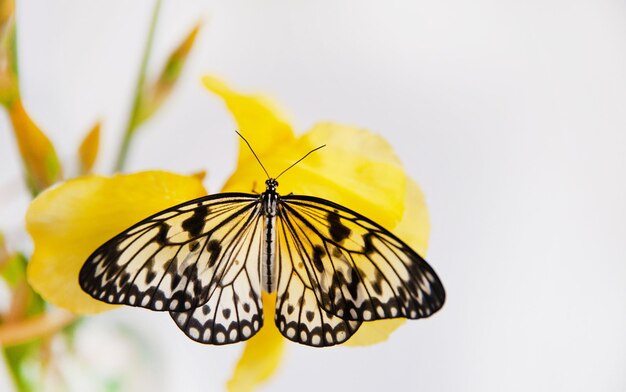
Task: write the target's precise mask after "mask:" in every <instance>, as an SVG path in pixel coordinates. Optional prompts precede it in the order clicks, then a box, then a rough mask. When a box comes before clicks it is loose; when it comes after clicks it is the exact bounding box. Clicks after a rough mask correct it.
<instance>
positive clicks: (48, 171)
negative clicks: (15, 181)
mask: <svg viewBox="0 0 626 392" xmlns="http://www.w3.org/2000/svg"><path fill="white" fill-rule="evenodd" d="M8 109H9V118H10V119H11V123H12V125H13V132H14V134H15V139H16V140H17V146H18V148H19V150H20V154H21V156H22V161H23V162H24V168H25V172H26V177H27V180H28V184H29V186H30V188H31V190H32V191H33V193H35V194H36V193H38V192H40V191H42V190H44V189H45V188H47V187H48V186H50V185H52V184H53V183H55V182H56V181H58V180H60V179H61V163H60V162H59V158H58V157H57V154H56V151H55V150H54V147H53V146H52V143H51V142H50V140H49V139H48V137H46V135H45V134H44V133H43V132H42V131H41V129H39V127H38V126H37V124H35V122H34V121H33V120H32V119H31V118H30V116H29V115H28V113H27V112H26V110H25V109H24V106H23V105H22V101H21V100H20V99H19V98H17V99H15V100H14V101H13V102H12V104H11V105H10V106H9V108H8Z"/></svg>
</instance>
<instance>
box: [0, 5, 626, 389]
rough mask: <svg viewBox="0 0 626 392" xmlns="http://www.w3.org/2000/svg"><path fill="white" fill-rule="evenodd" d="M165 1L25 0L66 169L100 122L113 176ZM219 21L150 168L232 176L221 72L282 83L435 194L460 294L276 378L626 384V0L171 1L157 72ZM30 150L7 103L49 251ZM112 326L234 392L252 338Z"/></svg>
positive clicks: (292, 359)
mask: <svg viewBox="0 0 626 392" xmlns="http://www.w3.org/2000/svg"><path fill="white" fill-rule="evenodd" d="M152 4H153V3H152V1H133V2H131V1H122V0H118V1H111V0H107V1H89V2H84V1H69V0H65V1H59V0H55V1H50V0H36V1H35V0H20V1H18V12H19V55H20V66H21V82H22V88H23V95H24V100H25V105H26V106H27V109H28V110H29V111H30V113H32V116H33V117H34V119H35V120H36V121H37V123H38V124H40V125H41V127H42V128H43V129H44V130H45V131H46V132H47V133H48V134H49V135H50V137H51V138H52V139H53V142H54V143H55V145H56V147H57V149H58V150H59V152H60V155H61V158H62V159H63V161H64V162H65V163H66V165H68V166H70V165H72V164H73V162H74V151H75V149H76V147H77V145H78V143H79V142H80V140H81V138H82V137H83V135H84V133H85V132H86V130H87V129H88V128H89V127H90V126H91V125H92V123H93V122H94V121H95V120H96V119H97V118H100V119H102V120H103V121H104V128H103V151H104V155H103V156H102V157H101V159H100V161H99V163H100V166H99V168H100V169H101V170H102V171H103V172H104V171H107V170H109V169H110V167H111V166H112V157H113V154H114V152H115V150H116V148H117V145H118V143H119V139H120V136H121V131H122V128H123V124H124V122H125V120H126V117H127V115H128V110H129V106H130V99H131V93H132V90H133V88H134V81H135V76H136V71H137V68H138V64H139V60H140V55H141V51H142V47H143V42H144V39H145V32H146V30H147V26H148V21H149V18H150V13H151V7H152ZM198 18H204V19H205V21H206V26H205V28H204V30H203V31H202V33H201V36H200V37H199V41H198V45H197V47H196V50H195V51H194V53H193V55H192V58H191V62H190V64H189V67H188V68H187V70H186V73H185V77H184V80H182V82H181V84H180V86H179V88H178V89H177V90H176V91H175V93H174V95H173V96H172V99H171V100H170V101H169V103H168V104H167V106H166V107H165V108H164V110H162V111H161V112H160V113H159V114H158V115H157V116H156V117H155V118H153V120H152V121H150V123H149V124H147V125H146V127H145V129H143V131H144V133H143V135H141V137H140V139H138V142H139V143H137V149H136V150H135V155H134V156H133V157H132V159H131V161H130V164H129V170H139V169H146V168H164V169H170V170H177V171H181V172H192V171H196V170H198V169H206V170H208V172H209V178H208V181H207V184H208V186H209V187H210V190H211V191H216V190H218V189H219V187H220V185H221V183H222V181H223V180H224V179H225V178H226V176H227V175H228V174H229V173H230V171H231V170H232V169H233V167H234V162H235V158H236V145H237V144H236V143H237V142H236V139H235V136H234V135H233V132H232V131H233V129H234V128H235V126H234V123H233V121H232V119H231V117H230V116H229V114H228V113H227V111H226V110H225V108H224V107H223V105H222V103H221V102H220V101H219V100H218V99H216V98H215V97H213V96H211V95H210V94H208V93H206V92H205V91H203V89H202V87H201V86H200V84H199V77H200V76H201V75H202V74H203V73H207V72H210V73H214V74H217V75H220V76H222V77H224V78H225V79H226V80H227V81H229V82H230V83H231V84H232V85H233V86H235V87H237V88H239V89H240V90H243V91H255V92H264V93H267V94H268V95H270V96H271V97H273V98H274V99H275V100H276V101H277V102H278V103H279V104H281V105H282V106H283V107H285V108H286V109H287V111H288V113H289V114H290V117H291V119H292V121H293V124H295V126H296V129H298V130H299V131H305V130H307V129H308V128H309V127H310V126H311V125H312V124H314V123H315V122H317V121H320V120H333V121H337V122H343V123H348V124H354V125H359V126H363V127H367V128H369V129H371V130H374V131H376V132H379V133H380V134H382V135H384V136H385V137H386V138H387V139H388V140H389V141H390V142H391V143H392V144H393V146H394V147H395V149H396V151H397V152H398V154H399V155H400V157H401V159H402V160H403V162H404V164H405V166H406V170H407V171H408V172H409V173H410V175H411V176H412V177H413V178H414V179H416V180H417V181H418V182H419V183H420V185H421V186H422V189H423V190H424V192H425V194H426V198H427V203H428V206H429V212H430V216H431V222H432V235H431V241H430V247H429V253H428V256H429V257H428V260H429V261H430V263H431V264H432V265H433V266H434V268H435V269H436V270H437V272H438V273H439V275H440V276H441V277H442V279H443V282H444V284H445V287H446V289H447V292H448V300H447V303H446V305H445V307H444V308H443V310H442V311H441V312H440V313H439V314H437V315H436V316H434V317H433V318H431V319H428V320H423V321H417V322H408V323H407V324H406V325H405V326H404V327H402V328H401V329H399V330H398V331H397V333H395V334H394V335H393V336H392V337H391V339H390V340H389V341H388V342H387V343H384V344H381V345H378V346H374V347H369V348H361V349H354V348H337V349H322V350H318V349H311V348H307V347H301V346H298V345H295V344H289V347H288V349H287V351H288V352H287V355H286V357H285V360H284V362H283V365H282V367H281V369H280V372H279V373H278V375H277V376H276V377H275V378H274V379H272V381H271V382H270V383H269V384H267V386H266V389H267V390H272V391H273V390H292V389H293V388H298V389H299V390H303V391H319V390H322V389H323V390H342V389H343V390H367V391H373V390H380V389H382V388H386V389H388V390H389V389H391V390H394V389H405V390H415V391H530V390H532V391H591V390H594V391H622V390H624V389H625V388H626V185H625V183H626V169H625V167H626V166H625V165H626V132H625V130H626V113H625V110H626V3H624V2H623V1H617V0H616V1H600V0H588V1H578V0H567V1H556V0H552V1H509V0H506V1H503V0H477V1H471V2H467V1H458V0H447V1H352V2H347V1H330V0H328V1H315V2H313V1H291V2H288V1H279V0H265V1H252V0H249V1H243V0H237V1H232V0H231V1H221V2H217V1H207V2H200V1H195V0H194V1H186V2H174V1H172V0H166V1H165V4H164V7H163V8H162V18H161V24H160V26H159V30H158V34H157V39H156V44H155V52H154V53H155V56H154V58H153V61H152V63H151V69H152V70H153V71H156V70H157V69H158V68H159V67H160V64H161V63H162V61H163V59H164V57H165V56H166V54H167V53H168V52H169V51H170V50H171V49H172V47H173V46H174V45H175V44H176V42H177V41H178V40H180V39H181V37H182V36H183V35H184V34H185V32H186V31H187V30H188V29H189V28H190V27H191V25H192V24H193V23H194V22H195V21H196V20H197V19H198ZM15 151H16V149H15V143H14V140H13V137H12V135H11V132H10V128H9V125H8V122H7V121H6V116H5V115H4V114H2V115H1V116H0V165H1V166H0V168H1V170H0V185H1V188H0V198H1V200H2V204H3V205H2V206H0V230H3V231H5V232H8V233H9V238H10V239H12V240H14V241H18V242H21V243H23V244H24V246H28V245H27V241H26V240H25V237H24V236H23V235H21V234H20V231H19V226H20V225H21V216H22V214H23V211H24V209H25V206H26V198H24V197H17V196H15V193H16V189H18V188H19V179H20V167H19V158H18V156H17V155H16V152H15ZM112 319H120V320H128V322H129V323H131V324H132V325H133V326H134V327H135V328H137V329H140V330H142V333H143V335H144V336H145V337H146V339H148V340H149V342H151V344H152V345H154V346H153V347H154V349H155V350H156V355H158V356H159V358H161V359H160V361H162V371H161V372H159V374H158V375H154V377H156V378H157V379H158V380H160V381H159V383H158V384H159V385H160V387H161V388H162V390H164V391H174V390H188V391H205V390H221V389H222V388H223V385H224V382H225V380H226V379H227V378H228V376H229V374H230V372H231V369H232V367H233V366H234V363H235V361H236V359H237V357H238V355H239V352H240V350H241V348H242V346H233V347H226V348H215V347H208V346H206V347H205V346H202V345H198V344H196V343H193V342H191V341H190V340H188V339H187V338H186V337H185V336H184V335H182V334H181V333H180V332H179V331H178V329H177V328H176V327H175V326H174V324H173V323H172V322H171V321H170V320H169V317H168V316H166V315H164V314H153V313H151V312H147V311H141V310H137V309H125V310H121V311H116V312H114V313H110V314H107V315H104V316H99V317H98V318H96V319H95V320H96V322H100V321H101V322H102V323H104V324H103V325H106V323H107V322H109V321H110V320H112ZM105 354H106V353H105ZM105 354H103V355H105ZM0 385H1V384H0ZM183 388H185V389H183Z"/></svg>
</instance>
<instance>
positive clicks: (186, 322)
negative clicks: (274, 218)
mask: <svg viewBox="0 0 626 392" xmlns="http://www.w3.org/2000/svg"><path fill="white" fill-rule="evenodd" d="M262 226H263V225H262V223H261V219H255V220H253V223H250V224H249V225H247V226H246V228H245V229H244V230H243V231H242V232H241V233H240V235H239V236H238V237H237V239H236V241H233V242H231V243H226V244H223V246H225V247H226V248H228V249H227V250H226V254H228V255H229V257H228V258H229V259H230V260H231V262H230V263H229V264H228V266H227V267H226V270H224V272H223V274H224V275H225V276H227V275H229V274H230V272H229V271H228V269H233V270H238V271H239V272H238V273H237V275H236V276H235V278H234V279H227V280H222V279H218V280H217V282H218V283H217V285H216V287H215V290H214V291H213V292H212V293H210V296H209V300H208V301H207V302H206V303H205V304H204V305H201V306H199V307H197V308H195V309H190V310H188V311H184V312H170V315H171V316H172V319H174V322H175V323H176V325H178V327H179V328H180V329H181V330H182V331H183V332H184V333H185V334H186V335H187V336H189V337H190V338H191V339H193V340H195V341H197V342H200V343H204V344H216V345H222V344H230V343H235V342H239V341H242V340H246V339H249V338H250V337H252V336H253V335H254V334H255V333H257V331H258V330H259V329H260V328H261V326H262V325H263V310H262V303H261V278H260V276H259V271H260V255H261V253H262V245H263V244H262V241H261V239H262V238H263V236H262V233H261V232H262ZM241 265H243V268H239V267H240V266H241Z"/></svg>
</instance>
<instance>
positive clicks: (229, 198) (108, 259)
mask: <svg viewBox="0 0 626 392" xmlns="http://www.w3.org/2000/svg"><path fill="white" fill-rule="evenodd" d="M260 217H261V213H260V206H259V203H258V197H256V196H255V195H247V194H236V193H231V194H218V195H212V196H206V197H203V198H199V199H195V200H192V201H189V202H186V203H183V204H179V205H177V206H174V207H171V208H168V209H166V210H164V211H161V212H159V213H157V214H155V215H153V216H151V217H149V218H147V219H145V220H143V221H141V222H139V223H137V224H136V225H134V226H132V227H131V228H129V229H128V230H126V231H124V232H122V233H121V234H119V235H117V236H115V237H114V238H113V239H111V240H110V241H108V242H106V243H105V244H104V245H102V246H101V247H100V248H98V249H97V250H96V251H95V252H94V253H93V254H92V255H91V256H90V257H89V258H88V259H87V261H86V263H85V264H84V265H83V267H82V269H81V271H80V275H79V283H80V285H81V287H82V288H83V290H85V291H86V292H87V293H89V294H90V295H91V296H93V297H94V298H96V299H99V300H102V301H105V302H108V303H113V304H127V305H133V306H141V307H144V308H148V309H152V310H167V311H174V312H180V311H185V310H189V309H194V308H196V307H198V306H199V305H201V304H203V303H205V302H206V301H207V300H208V299H209V297H210V295H211V293H212V292H213V291H215V290H216V288H217V284H218V283H221V284H228V282H232V281H233V280H234V279H235V278H236V276H238V275H237V274H238V272H239V271H240V270H241V269H242V268H243V263H241V264H236V263H235V262H236V261H237V260H234V259H233V257H232V256H233V244H236V243H237V242H238V241H241V236H242V233H245V232H246V230H247V228H248V227H250V225H251V224H253V223H254V222H255V221H258V220H259V218H260Z"/></svg>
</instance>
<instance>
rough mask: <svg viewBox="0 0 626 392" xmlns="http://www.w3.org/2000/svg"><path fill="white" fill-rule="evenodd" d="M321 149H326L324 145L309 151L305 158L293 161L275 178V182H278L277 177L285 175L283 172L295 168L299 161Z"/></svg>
mask: <svg viewBox="0 0 626 392" xmlns="http://www.w3.org/2000/svg"><path fill="white" fill-rule="evenodd" d="M322 147H326V145H325V144H323V145H321V146H319V147H317V148H314V149H312V150H311V151H309V152H307V153H306V155H305V156H303V157H302V158H300V159H298V160H297V161H295V162H294V163H293V164H292V165H291V166H289V167H288V168H286V169H285V170H283V171H282V172H281V173H280V174H279V175H277V176H276V180H278V177H280V176H282V175H283V174H285V172H286V171H287V170H289V169H291V168H292V167H294V166H296V165H297V164H298V163H300V161H301V160H303V159H304V158H306V157H308V156H309V155H310V154H311V153H314V152H315V151H317V150H319V149H320V148H322Z"/></svg>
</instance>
